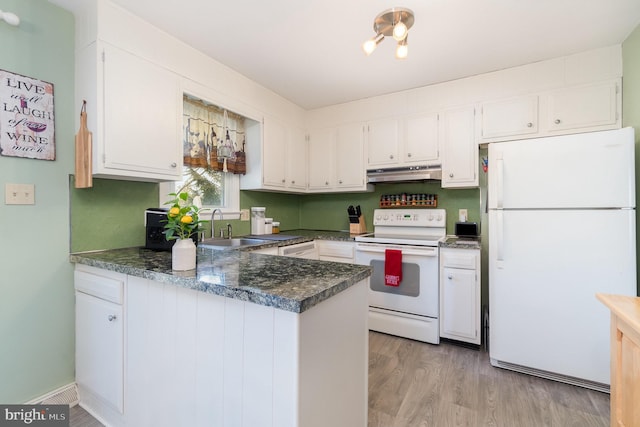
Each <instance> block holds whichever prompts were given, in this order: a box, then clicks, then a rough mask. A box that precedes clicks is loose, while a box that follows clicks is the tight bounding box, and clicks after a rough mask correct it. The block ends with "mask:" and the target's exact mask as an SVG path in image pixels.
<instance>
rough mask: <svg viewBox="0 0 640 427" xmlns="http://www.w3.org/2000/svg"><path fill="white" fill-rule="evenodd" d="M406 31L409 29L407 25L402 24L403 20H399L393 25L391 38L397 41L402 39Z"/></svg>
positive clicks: (405, 35)
mask: <svg viewBox="0 0 640 427" xmlns="http://www.w3.org/2000/svg"><path fill="white" fill-rule="evenodd" d="M408 31H409V30H408V29H407V26H406V25H405V24H404V22H402V21H400V22H398V23H397V24H396V25H394V26H393V38H394V39H396V40H397V41H401V40H404V39H405V37H407V32H408Z"/></svg>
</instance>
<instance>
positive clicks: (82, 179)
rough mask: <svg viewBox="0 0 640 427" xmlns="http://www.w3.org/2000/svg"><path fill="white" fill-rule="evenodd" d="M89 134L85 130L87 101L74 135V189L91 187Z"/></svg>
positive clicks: (83, 105) (83, 104) (83, 103)
mask: <svg viewBox="0 0 640 427" xmlns="http://www.w3.org/2000/svg"><path fill="white" fill-rule="evenodd" d="M91 162H92V153H91V132H89V129H87V101H83V102H82V110H80V129H79V130H78V133H77V134H76V179H75V181H76V184H75V187H76V188H89V187H93V176H92V169H91V164H92V163H91Z"/></svg>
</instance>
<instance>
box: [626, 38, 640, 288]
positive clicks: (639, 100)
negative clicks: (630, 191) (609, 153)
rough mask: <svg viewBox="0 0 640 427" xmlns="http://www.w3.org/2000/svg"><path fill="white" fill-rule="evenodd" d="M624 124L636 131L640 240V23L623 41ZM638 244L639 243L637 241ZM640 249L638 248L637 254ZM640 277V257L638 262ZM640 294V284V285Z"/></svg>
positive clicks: (639, 228) (638, 234)
mask: <svg viewBox="0 0 640 427" xmlns="http://www.w3.org/2000/svg"><path fill="white" fill-rule="evenodd" d="M622 63H623V76H624V80H623V84H622V125H623V126H625V127H626V126H633V127H634V128H635V131H636V242H640V226H638V224H640V221H639V218H638V206H640V204H639V203H638V200H640V197H639V195H640V178H639V176H640V25H639V26H638V27H636V29H635V30H634V31H633V32H632V33H631V34H630V35H629V37H627V39H626V40H625V41H624V42H623V43H622ZM636 246H637V243H636ZM639 255H640V250H638V249H636V256H639ZM637 268H638V275H637V277H639V278H640V259H639V260H638V262H637ZM638 295H640V285H639V286H638Z"/></svg>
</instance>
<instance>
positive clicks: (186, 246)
mask: <svg viewBox="0 0 640 427" xmlns="http://www.w3.org/2000/svg"><path fill="white" fill-rule="evenodd" d="M171 268H172V269H173V270H177V271H185V270H193V269H194V268H196V245H195V243H193V240H191V239H178V240H176V243H175V244H174V245H173V248H172V249H171Z"/></svg>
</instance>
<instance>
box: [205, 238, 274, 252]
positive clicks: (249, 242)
mask: <svg viewBox="0 0 640 427" xmlns="http://www.w3.org/2000/svg"><path fill="white" fill-rule="evenodd" d="M265 243H272V242H271V241H269V240H263V239H247V238H245V237H234V238H232V239H204V240H202V241H201V242H200V243H198V246H202V247H205V248H210V249H218V250H224V249H237V248H242V247H246V246H256V245H263V244H265Z"/></svg>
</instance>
